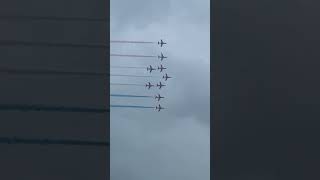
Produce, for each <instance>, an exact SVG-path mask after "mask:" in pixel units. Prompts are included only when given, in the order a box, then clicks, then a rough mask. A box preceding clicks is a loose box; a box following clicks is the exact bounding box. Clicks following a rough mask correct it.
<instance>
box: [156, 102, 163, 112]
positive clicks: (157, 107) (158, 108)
mask: <svg viewBox="0 0 320 180" xmlns="http://www.w3.org/2000/svg"><path fill="white" fill-rule="evenodd" d="M161 109H164V108H163V107H162V106H160V104H159V105H158V106H156V110H158V112H159V111H161Z"/></svg>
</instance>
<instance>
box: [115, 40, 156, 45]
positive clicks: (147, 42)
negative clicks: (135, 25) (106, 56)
mask: <svg viewBox="0 0 320 180" xmlns="http://www.w3.org/2000/svg"><path fill="white" fill-rule="evenodd" d="M110 43H144V44H153V43H156V42H151V41H119V40H117V41H110Z"/></svg>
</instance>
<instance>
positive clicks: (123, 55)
mask: <svg viewBox="0 0 320 180" xmlns="http://www.w3.org/2000/svg"><path fill="white" fill-rule="evenodd" d="M110 56H120V57H157V56H146V55H129V54H110Z"/></svg>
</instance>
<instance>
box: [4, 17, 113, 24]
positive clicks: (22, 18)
mask: <svg viewBox="0 0 320 180" xmlns="http://www.w3.org/2000/svg"><path fill="white" fill-rule="evenodd" d="M0 19H1V20H23V21H25V20H32V21H33V20H36V21H38V20H49V21H89V22H90V21H92V22H106V23H107V22H109V19H108V18H90V17H58V16H19V15H0Z"/></svg>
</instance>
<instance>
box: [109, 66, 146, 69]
mask: <svg viewBox="0 0 320 180" xmlns="http://www.w3.org/2000/svg"><path fill="white" fill-rule="evenodd" d="M110 67H111V68H128V69H130V68H131V69H146V67H133V66H110Z"/></svg>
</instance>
